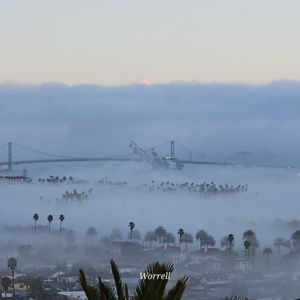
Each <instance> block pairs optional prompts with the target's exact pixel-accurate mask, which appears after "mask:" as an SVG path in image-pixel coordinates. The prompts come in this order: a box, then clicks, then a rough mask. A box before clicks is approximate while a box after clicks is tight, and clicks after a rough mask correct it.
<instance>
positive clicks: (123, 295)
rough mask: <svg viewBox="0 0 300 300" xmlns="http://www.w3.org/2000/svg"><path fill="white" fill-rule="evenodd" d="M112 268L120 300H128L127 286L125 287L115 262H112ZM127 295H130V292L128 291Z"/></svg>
mask: <svg viewBox="0 0 300 300" xmlns="http://www.w3.org/2000/svg"><path fill="white" fill-rule="evenodd" d="M110 266H111V272H112V274H113V277H114V281H115V286H116V290H117V295H118V300H128V297H126V290H125V286H124V285H123V282H122V280H121V276H120V272H119V269H118V266H117V265H116V263H115V262H114V260H111V261H110ZM127 293H128V291H127Z"/></svg>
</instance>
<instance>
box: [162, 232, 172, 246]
mask: <svg viewBox="0 0 300 300" xmlns="http://www.w3.org/2000/svg"><path fill="white" fill-rule="evenodd" d="M163 243H164V244H167V245H169V244H175V236H174V235H173V234H172V233H171V232H167V233H166V235H165V237H164V238H163Z"/></svg>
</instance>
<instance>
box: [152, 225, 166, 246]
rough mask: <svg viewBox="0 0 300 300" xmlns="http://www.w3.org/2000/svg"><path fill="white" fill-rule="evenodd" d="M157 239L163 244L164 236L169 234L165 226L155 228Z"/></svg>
mask: <svg viewBox="0 0 300 300" xmlns="http://www.w3.org/2000/svg"><path fill="white" fill-rule="evenodd" d="M154 232H155V234H156V236H157V239H158V243H159V244H161V243H162V240H163V238H165V237H166V234H167V230H166V229H165V228H163V226H158V227H157V228H156V229H155V230H154Z"/></svg>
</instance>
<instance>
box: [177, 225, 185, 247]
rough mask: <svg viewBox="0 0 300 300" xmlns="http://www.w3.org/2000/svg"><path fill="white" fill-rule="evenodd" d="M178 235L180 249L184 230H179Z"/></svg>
mask: <svg viewBox="0 0 300 300" xmlns="http://www.w3.org/2000/svg"><path fill="white" fill-rule="evenodd" d="M177 233H178V235H179V248H180V246H181V242H182V236H183V235H184V230H183V229H182V228H179V229H178V232H177Z"/></svg>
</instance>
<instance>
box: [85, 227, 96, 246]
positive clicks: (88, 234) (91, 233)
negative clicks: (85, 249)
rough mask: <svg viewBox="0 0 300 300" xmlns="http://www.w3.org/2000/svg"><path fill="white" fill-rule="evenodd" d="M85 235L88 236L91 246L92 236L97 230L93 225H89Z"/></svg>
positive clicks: (92, 242)
mask: <svg viewBox="0 0 300 300" xmlns="http://www.w3.org/2000/svg"><path fill="white" fill-rule="evenodd" d="M86 235H87V237H88V238H89V240H90V241H91V246H93V245H94V236H96V235H97V230H96V228H95V227H89V228H88V229H87V231H86Z"/></svg>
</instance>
